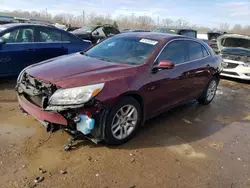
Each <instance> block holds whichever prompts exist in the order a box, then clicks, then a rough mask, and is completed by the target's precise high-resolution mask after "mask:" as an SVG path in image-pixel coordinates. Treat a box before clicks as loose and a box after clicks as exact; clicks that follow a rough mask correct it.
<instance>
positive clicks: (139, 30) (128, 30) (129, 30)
mask: <svg viewBox="0 0 250 188" xmlns="http://www.w3.org/2000/svg"><path fill="white" fill-rule="evenodd" d="M120 32H121V33H129V32H150V30H142V29H123V30H121V31H120Z"/></svg>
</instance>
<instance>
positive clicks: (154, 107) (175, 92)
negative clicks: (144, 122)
mask: <svg viewBox="0 0 250 188" xmlns="http://www.w3.org/2000/svg"><path fill="white" fill-rule="evenodd" d="M187 59H188V53H187V44H186V41H183V40H174V41H172V42H170V43H169V44H168V45H167V46H166V47H165V48H164V50H163V51H162V52H161V54H160V55H159V57H158V59H157V60H156V62H155V64H154V66H155V65H157V63H159V62H160V61H171V62H173V63H174V65H175V66H174V68H173V69H168V70H160V71H158V72H156V73H152V74H151V83H150V84H148V86H147V88H148V92H147V95H148V96H147V98H149V99H150V100H148V101H149V103H148V104H147V106H148V109H150V110H149V111H148V113H150V114H158V113H160V112H162V111H164V110H165V109H167V108H169V107H171V106H173V105H176V104H178V103H180V102H181V101H183V100H185V99H186V95H187V93H186V91H185V88H186V86H187V83H188V74H187V73H186V71H185V69H184V68H183V67H182V66H181V65H184V64H185V62H187Z"/></svg>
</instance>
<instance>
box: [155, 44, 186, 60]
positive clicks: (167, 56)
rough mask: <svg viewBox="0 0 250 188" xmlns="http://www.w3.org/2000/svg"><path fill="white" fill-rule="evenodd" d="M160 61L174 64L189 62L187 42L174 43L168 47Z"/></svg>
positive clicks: (161, 55)
mask: <svg viewBox="0 0 250 188" xmlns="http://www.w3.org/2000/svg"><path fill="white" fill-rule="evenodd" d="M159 60H169V61H172V62H173V63H174V64H180V63H183V62H185V61H186V60H187V48H186V42H185V41H174V42H171V43H170V44H168V45H167V46H166V48H165V49H164V50H163V51H162V53H161V54H160V56H159Z"/></svg>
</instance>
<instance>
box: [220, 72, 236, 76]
mask: <svg viewBox="0 0 250 188" xmlns="http://www.w3.org/2000/svg"><path fill="white" fill-rule="evenodd" d="M222 73H224V74H230V75H234V76H239V75H238V74H237V73H236V72H228V71H222Z"/></svg>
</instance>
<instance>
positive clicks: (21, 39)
mask: <svg viewBox="0 0 250 188" xmlns="http://www.w3.org/2000/svg"><path fill="white" fill-rule="evenodd" d="M0 37H1V38H3V39H4V40H5V42H6V43H5V44H1V45H0V76H14V75H18V74H19V73H20V72H21V71H22V69H24V68H25V67H26V66H27V65H30V64H33V63H35V60H36V44H35V43H34V29H33V28H32V27H19V28H15V29H12V30H7V31H6V32H5V33H3V34H2V35H1V36H0Z"/></svg>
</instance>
